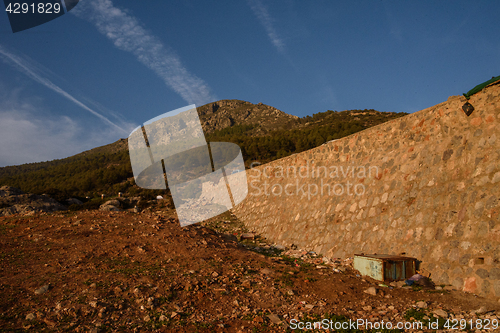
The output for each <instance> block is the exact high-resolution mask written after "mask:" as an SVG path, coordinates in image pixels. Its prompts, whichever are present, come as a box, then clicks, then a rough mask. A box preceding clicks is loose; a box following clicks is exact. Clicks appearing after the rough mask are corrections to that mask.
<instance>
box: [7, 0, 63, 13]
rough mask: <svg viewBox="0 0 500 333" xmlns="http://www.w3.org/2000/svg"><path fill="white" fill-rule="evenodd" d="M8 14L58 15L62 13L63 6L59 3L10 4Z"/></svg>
mask: <svg viewBox="0 0 500 333" xmlns="http://www.w3.org/2000/svg"><path fill="white" fill-rule="evenodd" d="M5 11H6V12H9V13H10V14H26V13H28V12H29V13H33V14H35V13H38V14H58V13H59V12H60V11H61V5H60V4H58V3H55V4H52V3H50V2H47V3H42V2H40V3H38V4H34V3H32V4H28V3H18V2H15V3H9V4H8V5H7V7H6V8H5Z"/></svg>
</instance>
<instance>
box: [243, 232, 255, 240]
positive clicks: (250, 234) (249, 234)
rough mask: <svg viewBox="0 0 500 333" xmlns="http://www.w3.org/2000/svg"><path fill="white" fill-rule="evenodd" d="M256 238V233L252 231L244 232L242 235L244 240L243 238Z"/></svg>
mask: <svg viewBox="0 0 500 333" xmlns="http://www.w3.org/2000/svg"><path fill="white" fill-rule="evenodd" d="M254 238H255V235H254V234H252V233H244V234H241V236H240V239H241V240H243V239H254Z"/></svg>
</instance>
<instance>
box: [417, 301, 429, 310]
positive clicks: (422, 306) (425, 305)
mask: <svg viewBox="0 0 500 333" xmlns="http://www.w3.org/2000/svg"><path fill="white" fill-rule="evenodd" d="M416 305H417V307H418V308H420V309H427V307H428V304H427V303H426V302H424V301H419V302H417V304H416Z"/></svg>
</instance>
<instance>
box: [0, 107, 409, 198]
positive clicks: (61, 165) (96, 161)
mask: <svg viewBox="0 0 500 333" xmlns="http://www.w3.org/2000/svg"><path fill="white" fill-rule="evenodd" d="M198 111H199V113H200V120H201V122H202V126H203V128H204V131H205V133H206V136H207V141H208V142H215V141H225V142H233V143H236V144H238V145H239V146H240V147H241V149H242V152H243V158H244V160H245V165H246V166H247V167H249V165H250V164H251V163H252V162H253V161H258V162H260V163H267V162H270V161H273V160H275V159H278V158H281V157H284V156H288V155H290V154H294V153H299V152H302V151H305V150H308V149H311V148H314V147H317V146H320V145H322V144H323V143H325V142H327V141H330V140H334V139H339V138H342V137H344V136H347V135H350V134H353V133H356V132H359V131H361V130H364V129H366V128H369V127H371V126H375V125H378V124H381V123H383V122H386V121H389V120H392V119H395V118H399V117H401V116H404V115H406V114H405V113H390V112H378V111H375V110H351V111H342V112H336V111H327V112H321V113H317V114H314V115H313V116H306V117H303V118H298V117H295V116H291V115H288V114H286V113H284V112H282V111H280V110H277V109H275V108H272V107H269V106H266V105H264V104H261V103H259V104H252V103H249V102H243V101H235V100H230V101H219V102H216V103H211V104H207V105H206V106H202V107H200V108H199V109H198ZM228 119H229V120H228ZM270 124H271V125H270ZM127 148H128V145H127V140H126V139H121V140H119V141H117V142H115V143H112V144H109V145H106V146H102V147H98V148H95V149H92V150H89V151H86V152H83V153H80V154H78V155H75V156H72V157H68V158H65V159H61V160H54V161H50V162H41V163H30V164H24V165H20V166H9V167H4V168H0V186H2V185H9V186H13V187H17V188H20V189H21V190H23V191H25V192H29V193H35V194H43V193H46V194H49V195H50V196H52V197H53V198H55V199H56V200H59V201H62V200H64V199H67V198H69V197H76V198H81V199H84V198H85V197H87V196H88V197H97V196H100V194H101V193H106V194H115V195H116V193H118V192H123V193H127V194H128V195H141V196H143V197H146V198H153V197H154V196H156V195H157V194H159V193H162V194H165V191H164V190H163V191H162V190H143V189H141V188H139V187H137V186H136V185H135V182H134V178H133V173H132V168H131V165H130V160H129V154H128V149H127Z"/></svg>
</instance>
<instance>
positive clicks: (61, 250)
mask: <svg viewBox="0 0 500 333" xmlns="http://www.w3.org/2000/svg"><path fill="white" fill-rule="evenodd" d="M205 225H206V226H209V227H211V228H207V227H206V226H203V225H201V224H195V225H192V226H189V227H185V228H181V227H180V226H179V224H178V221H177V220H176V218H175V216H174V215H173V212H172V211H158V212H142V213H133V212H119V213H115V212H100V211H87V212H79V213H65V214H61V213H53V214H46V213H42V214H39V215H35V216H14V217H2V218H0V253H1V255H0V265H1V267H2V269H1V271H0V330H1V331H5V332H17V331H19V332H25V331H30V332H145V331H146V332H147V331H157V332H284V331H286V330H287V328H286V327H287V325H290V323H291V321H292V320H293V319H294V318H295V319H302V320H305V319H307V318H310V320H312V319H313V318H320V319H322V318H331V319H335V320H348V318H350V319H352V320H357V319H362V318H365V319H369V320H370V321H372V322H375V321H380V320H384V321H386V322H387V321H391V322H392V323H397V322H398V321H409V320H410V318H414V319H421V320H425V318H426V317H424V316H428V318H431V319H432V318H434V317H436V318H437V317H438V315H433V314H432V313H433V312H434V311H436V310H438V309H441V310H442V311H445V313H444V314H443V313H442V312H439V311H438V312H439V313H441V315H442V316H443V315H446V316H448V315H449V316H450V318H460V316H462V317H463V318H474V319H476V314H473V313H472V312H471V311H474V310H477V309H479V308H480V307H481V306H483V309H482V311H481V312H487V313H482V314H480V315H477V316H478V318H481V320H486V319H488V318H489V319H490V320H491V319H493V318H497V319H498V313H499V312H496V313H495V312H494V311H498V310H499V306H498V304H496V303H486V301H485V300H483V299H480V298H478V297H475V296H474V295H466V294H463V293H459V292H456V291H444V290H439V291H436V290H414V289H412V288H397V287H396V288H392V289H390V288H387V287H381V286H379V285H378V282H375V281H371V282H370V281H368V279H366V280H365V279H362V278H361V277H359V276H357V274H356V272H355V271H353V270H352V269H351V268H350V267H349V265H348V263H349V260H346V261H345V260H337V261H335V260H333V261H328V260H326V259H324V260H323V259H322V258H318V257H316V256H315V255H314V254H311V253H310V254H306V253H305V251H300V249H297V250H288V249H287V252H285V253H287V254H288V255H285V256H283V255H279V252H280V250H279V249H277V248H274V247H272V246H270V245H268V244H265V243H264V240H262V239H257V240H248V241H244V242H243V243H241V242H238V241H236V239H237V236H240V234H241V233H242V232H246V230H244V228H243V227H242V225H241V224H239V222H238V221H236V220H235V218H234V217H233V216H231V215H229V214H227V215H226V216H222V217H221V216H219V217H218V218H214V219H213V220H211V221H209V222H207V223H205ZM216 230H217V231H216ZM224 232H225V233H224ZM235 234H236V235H235ZM251 248H253V251H251V250H250V249H251ZM259 252H260V253H259ZM264 254H265V255H264ZM325 263H326V264H325ZM335 270H336V271H337V272H339V273H336V272H335ZM47 286H48V288H47ZM369 287H375V288H376V289H377V290H378V291H377V293H376V295H370V294H368V293H366V292H364V291H365V290H366V289H367V288H369ZM417 289H418V288H417ZM418 301H425V303H426V304H423V303H417V302H418ZM417 304H419V305H420V306H422V307H424V308H421V309H419V308H418V307H417ZM484 306H486V307H484ZM490 310H493V312H488V311H490ZM341 316H344V317H341ZM405 316H406V317H405ZM452 316H453V317H452ZM280 322H281V323H280ZM441 324H444V320H442V321H441ZM490 327H491V326H490ZM292 328H293V327H292ZM288 331H290V328H288ZM347 331H349V330H347ZM347 331H346V332H347ZM406 331H411V330H406ZM489 331H490V332H491V330H489ZM454 332H459V330H458V331H454Z"/></svg>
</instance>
